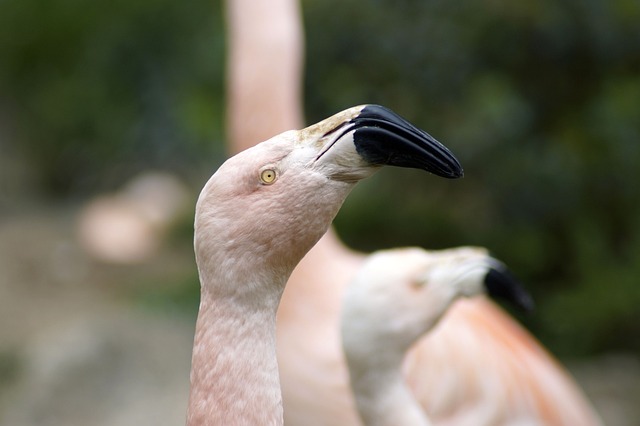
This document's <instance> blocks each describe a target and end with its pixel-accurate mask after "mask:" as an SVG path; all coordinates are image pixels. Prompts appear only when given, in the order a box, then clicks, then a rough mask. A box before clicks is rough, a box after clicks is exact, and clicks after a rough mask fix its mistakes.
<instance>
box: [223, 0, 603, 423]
mask: <svg viewBox="0 0 640 426" xmlns="http://www.w3.org/2000/svg"><path fill="white" fill-rule="evenodd" d="M227 7H228V18H229V28H230V31H231V37H230V39H229V51H230V55H229V62H228V84H229V105H230V108H229V117H228V123H229V137H228V140H229V141H230V144H231V145H230V149H231V150H233V151H239V150H242V149H245V148H246V147H248V146H251V145H252V144H254V143H255V142H256V141H260V140H263V139H264V138H265V137H267V136H268V135H270V134H274V133H277V132H279V131H282V130H284V129H287V128H299V127H301V124H302V123H301V121H302V106H301V93H300V92H301V91H300V87H301V72H300V71H301V69H302V62H303V54H302V53H303V42H302V40H303V34H302V26H301V18H300V12H299V10H298V3H297V1H296V0H277V1H276V0H233V1H228V2H227ZM364 259H365V256H364V255H362V254H359V253H355V252H352V251H350V250H349V249H348V248H346V247H345V246H344V245H343V244H342V243H341V242H340V241H339V240H338V238H337V237H336V235H335V233H334V231H333V230H331V229H330V230H329V231H328V233H327V234H326V235H325V236H324V237H323V238H322V239H321V240H320V241H319V242H318V243H317V244H316V245H315V247H314V248H313V249H312V250H311V251H310V252H309V253H308V254H307V255H306V256H305V257H304V259H303V260H302V261H301V262H300V264H299V265H298V266H297V268H296V269H295V270H294V272H293V274H292V276H291V277H290V279H289V282H288V284H287V287H286V290H285V292H284V294H283V298H282V300H281V303H280V307H279V310H278V320H277V327H278V328H277V339H278V361H279V367H280V378H281V385H282V392H283V401H284V406H285V423H286V424H289V425H305V426H321V425H338V424H339V425H357V424H359V420H358V417H357V414H356V411H355V406H354V402H353V398H352V396H351V394H350V391H349V386H348V374H347V370H346V366H345V361H344V357H343V354H342V349H341V345H340V335H339V317H340V310H341V301H342V297H343V293H344V289H345V287H346V285H347V283H348V282H349V281H350V280H351V279H352V278H353V276H354V275H355V273H356V272H357V270H358V269H359V268H360V267H361V265H362V263H363V260H364ZM470 354H472V356H470ZM445 364H446V365H447V368H446V369H445V368H441V366H443V365H445ZM452 371H455V374H452V373H451V372H452ZM404 373H405V377H406V380H407V381H408V383H409V386H410V387H411V389H412V390H413V392H414V394H415V396H416V398H417V399H418V400H419V401H420V403H421V404H422V406H423V407H424V408H425V410H426V412H427V413H428V414H429V416H430V418H431V419H432V420H433V421H434V423H436V424H456V425H464V424H472V425H474V426H478V425H482V424H483V423H482V422H480V421H478V420H477V419H478V418H482V419H487V423H484V424H488V425H489V424H490V425H499V424H553V425H568V426H569V425H571V426H573V425H577V424H580V425H585V426H587V425H597V424H600V421H599V419H598V416H597V415H596V414H595V413H594V411H593V409H592V408H591V407H590V405H589V403H588V402H587V400H586V399H585V397H584V395H583V394H582V392H581V390H580V389H579V388H578V387H577V386H576V384H575V383H574V381H573V380H572V379H571V377H569V376H568V374H567V373H566V372H565V371H564V370H563V369H562V367H561V366H560V365H559V364H558V363H557V362H556V361H555V360H554V359H553V358H552V357H551V356H549V354H548V353H547V352H546V351H545V350H544V349H543V348H542V347H541V346H540V344H539V343H538V342H537V341H536V340H535V339H534V338H533V337H532V336H531V335H530V334H529V333H528V332H527V331H526V330H524V329H523V328H522V327H521V326H520V325H518V324H517V323H516V322H515V321H514V320H513V319H511V318H510V317H509V316H508V315H506V314H505V313H504V311H502V310H501V309H500V308H498V307H497V306H496V305H494V304H492V303H491V302H489V301H486V300H465V301H461V303H457V304H456V305H455V306H454V307H452V309H451V311H450V313H449V314H448V315H447V318H445V319H444V320H443V321H442V323H441V324H440V325H439V326H438V328H437V329H436V330H434V332H433V333H432V334H431V335H430V336H429V337H428V338H425V339H423V340H421V341H420V342H419V343H418V344H417V345H416V346H415V347H414V349H412V350H411V351H410V353H409V354H408V356H407V358H406V359H405V365H404ZM487 377H490V379H487ZM478 416H479V417H478Z"/></svg>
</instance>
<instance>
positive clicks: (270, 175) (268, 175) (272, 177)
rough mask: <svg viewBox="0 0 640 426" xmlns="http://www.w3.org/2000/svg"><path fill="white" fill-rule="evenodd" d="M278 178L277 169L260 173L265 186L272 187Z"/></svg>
mask: <svg viewBox="0 0 640 426" xmlns="http://www.w3.org/2000/svg"><path fill="white" fill-rule="evenodd" d="M277 177H278V175H277V174H276V171H275V169H264V170H263V171H261V172H260V181H261V182H262V183H263V184H265V185H271V184H272V183H274V182H275V181H276V178H277Z"/></svg>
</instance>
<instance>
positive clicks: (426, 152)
mask: <svg viewBox="0 0 640 426" xmlns="http://www.w3.org/2000/svg"><path fill="white" fill-rule="evenodd" d="M349 123H350V124H352V125H351V126H347V130H346V132H349V131H353V142H354V144H355V147H356V151H357V152H358V154H360V156H361V157H362V158H364V159H365V160H366V161H367V162H369V163H370V164H372V165H379V166H385V165H388V166H397V167H407V168H414V169H422V170H426V171H428V172H430V173H433V174H435V175H437V176H440V177H444V178H448V179H455V178H459V177H462V176H463V174H464V172H463V170H462V166H461V165H460V163H459V162H458V160H457V159H456V157H455V156H454V155H453V154H452V153H451V151H449V149H448V148H447V147H445V146H444V145H442V144H441V143H440V142H438V141H437V140H436V139H435V138H434V137H433V136H431V135H430V134H428V133H427V132H425V131H424V130H421V129H418V128H417V127H415V126H414V125H413V124H411V123H409V122H408V121H407V120H405V119H404V118H402V117H400V116H399V115H398V114H396V113H395V112H393V111H391V110H389V109H387V108H385V107H383V106H380V105H366V106H365V107H364V108H363V109H362V110H361V111H360V113H359V114H358V115H356V116H355V117H353V118H352V119H351V120H350V121H349ZM346 132H345V133H346Z"/></svg>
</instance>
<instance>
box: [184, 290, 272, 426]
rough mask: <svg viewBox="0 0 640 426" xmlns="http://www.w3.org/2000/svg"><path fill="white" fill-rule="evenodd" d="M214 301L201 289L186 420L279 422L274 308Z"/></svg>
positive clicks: (200, 422)
mask: <svg viewBox="0 0 640 426" xmlns="http://www.w3.org/2000/svg"><path fill="white" fill-rule="evenodd" d="M233 302H234V301H233V300H216V299H214V297H213V296H211V295H210V293H209V292H207V291H206V290H204V289H203V291H202V293H201V301H200V311H199V313H198V321H197V323H196V333H195V339H194V344H193V358H192V361H191V392H190V394H189V406H188V411H187V425H188V426H196V425H198V426H199V425H234V424H255V425H281V424H282V423H283V414H282V396H281V392H280V382H279V378H278V363H277V360H276V345H275V322H274V321H275V311H276V309H277V306H273V307H272V308H273V311H272V312H265V311H264V310H255V309H253V307H246V306H237V305H234V303H233Z"/></svg>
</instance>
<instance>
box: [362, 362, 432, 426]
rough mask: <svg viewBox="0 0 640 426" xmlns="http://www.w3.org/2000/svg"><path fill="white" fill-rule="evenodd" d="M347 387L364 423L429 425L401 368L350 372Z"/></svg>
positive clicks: (378, 424) (391, 425)
mask: <svg viewBox="0 0 640 426" xmlns="http://www.w3.org/2000/svg"><path fill="white" fill-rule="evenodd" d="M350 373H351V374H350V378H351V388H352V390H353V393H354V395H355V399H356V406H357V409H358V412H359V413H360V417H361V419H362V421H363V423H364V424H365V425H367V426H393V425H407V426H430V425H431V422H430V421H429V419H428V418H427V416H426V415H425V413H424V411H423V410H422V407H420V405H419V404H418V402H417V401H416V399H415V398H414V397H413V395H412V393H411V391H410V390H409V388H408V387H407V385H406V383H405V382H404V378H403V377H402V373H401V367H400V365H398V366H397V367H393V368H389V369H386V370H384V369H376V367H367V368H366V369H365V373H364V374H362V375H358V374H354V373H353V371H350Z"/></svg>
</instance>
